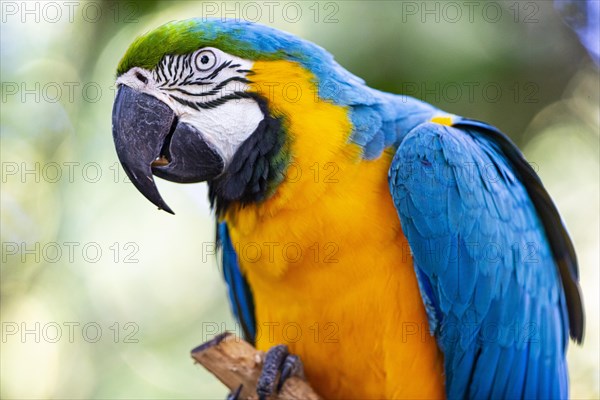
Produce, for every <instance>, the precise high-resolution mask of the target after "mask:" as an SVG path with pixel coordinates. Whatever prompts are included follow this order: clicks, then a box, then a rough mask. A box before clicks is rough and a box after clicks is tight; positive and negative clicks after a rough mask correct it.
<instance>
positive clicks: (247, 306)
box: [217, 222, 256, 343]
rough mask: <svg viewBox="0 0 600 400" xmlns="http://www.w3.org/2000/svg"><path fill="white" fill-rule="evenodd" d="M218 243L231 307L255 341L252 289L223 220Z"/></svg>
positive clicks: (251, 338)
mask: <svg viewBox="0 0 600 400" xmlns="http://www.w3.org/2000/svg"><path fill="white" fill-rule="evenodd" d="M217 229H218V230H217V235H218V243H219V244H220V245H221V250H222V265H223V277H224V278H225V282H227V287H228V289H229V290H228V295H229V301H230V303H231V309H232V310H233V314H234V316H235V318H236V319H237V321H238V322H239V323H240V325H241V327H242V331H243V333H244V338H245V339H246V340H247V341H249V342H251V343H254V339H255V337H256V319H255V315H254V298H253V297H252V291H251V290H250V286H249V285H248V282H247V281H246V278H245V277H244V276H243V275H242V271H241V270H240V266H239V262H238V256H237V253H236V252H235V248H234V246H233V244H232V243H231V238H230V237H229V231H228V229H227V224H226V223H224V222H221V223H220V224H219V225H218V228H217Z"/></svg>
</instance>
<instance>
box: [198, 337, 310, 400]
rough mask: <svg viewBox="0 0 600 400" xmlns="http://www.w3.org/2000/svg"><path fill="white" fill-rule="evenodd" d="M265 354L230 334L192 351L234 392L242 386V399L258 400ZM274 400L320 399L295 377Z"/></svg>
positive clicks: (203, 364)
mask: <svg viewBox="0 0 600 400" xmlns="http://www.w3.org/2000/svg"><path fill="white" fill-rule="evenodd" d="M263 357H264V353H263V352H262V351H258V350H256V349H255V348H254V347H252V346H251V345H250V344H249V343H248V342H245V341H244V340H242V339H240V338H238V337H236V336H235V335H233V334H232V333H230V332H225V333H221V334H220V335H218V336H216V337H215V338H214V339H212V340H210V341H208V342H206V343H204V344H202V345H200V346H198V347H196V348H195V349H194V350H192V358H193V359H194V360H196V362H198V363H200V364H202V366H204V368H206V369H207V370H209V371H210V372H211V373H212V374H213V375H214V376H216V377H217V378H218V379H219V380H220V381H221V382H223V384H225V386H227V387H228V388H229V390H231V391H232V392H233V391H235V390H237V389H238V388H239V386H240V385H243V388H242V391H241V393H240V399H251V400H255V399H258V396H257V394H256V383H257V382H258V378H259V376H260V372H261V369H262V362H263ZM272 399H273V400H284V399H285V400H321V397H319V395H317V394H316V393H315V392H314V390H313V389H312V388H311V387H310V386H309V384H308V383H307V382H306V381H305V380H303V379H301V378H299V377H296V376H292V377H290V378H289V379H288V380H287V381H285V383H284V385H283V387H282V388H281V391H280V392H279V394H277V395H275V396H274V397H272Z"/></svg>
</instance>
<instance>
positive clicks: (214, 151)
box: [112, 19, 358, 213]
mask: <svg viewBox="0 0 600 400" xmlns="http://www.w3.org/2000/svg"><path fill="white" fill-rule="evenodd" d="M315 71H316V72H315ZM344 73H345V74H348V75H350V74H349V73H348V72H347V71H345V70H343V69H342V68H341V67H339V65H337V64H336V63H335V62H334V61H333V58H332V57H331V56H330V55H329V53H327V52H326V51H325V50H323V49H322V48H320V47H318V46H316V45H314V44H312V43H309V42H306V41H304V40H301V39H299V38H297V37H295V36H293V35H291V34H287V33H284V32H281V31H278V30H275V29H273V28H268V27H266V26H263V25H259V24H252V23H248V22H242V21H224V20H200V19H191V20H186V21H179V22H171V23H168V24H166V25H163V26H161V27H159V28H157V29H155V30H154V31H151V32H149V33H147V34H145V35H143V36H141V37H139V38H137V39H136V40H135V41H134V42H133V43H132V44H131V45H130V47H129V49H128V50H127V52H126V53H125V55H124V56H123V58H122V59H121V61H120V63H119V66H118V69H117V81H116V84H117V95H116V98H115V101H114V107H113V114H112V125H113V128H112V129H113V138H114V142H115V146H116V150H117V154H118V157H119V160H120V162H121V164H122V166H123V168H124V170H125V172H126V173H127V175H128V176H129V178H130V179H131V181H132V182H133V184H134V185H135V186H136V188H137V189H138V190H139V191H140V192H141V193H142V194H143V195H144V196H145V197H146V198H147V199H148V200H150V201H151V202H152V203H154V204H155V205H156V206H158V207H159V208H160V209H163V210H165V211H167V212H170V213H172V211H171V209H170V208H169V206H168V205H167V204H166V203H165V201H164V200H163V199H162V197H161V195H160V194H159V192H158V189H157V187H156V184H155V181H154V176H158V177H160V178H163V179H166V180H169V181H173V182H179V183H194V182H203V181H206V182H208V183H209V195H210V198H211V202H213V204H214V203H216V204H217V208H219V207H220V208H221V209H223V208H225V207H227V205H228V204H231V203H236V202H237V203H240V204H245V203H252V202H257V201H260V200H262V199H264V198H266V197H268V196H270V195H271V194H272V193H273V192H274V191H275V189H276V187H277V186H278V185H279V184H280V183H281V182H282V180H283V179H284V174H285V171H286V168H287V166H288V165H289V163H290V160H291V159H292V154H291V152H292V151H291V149H290V143H291V142H292V141H293V136H294V135H293V134H292V133H291V132H290V129H288V126H289V123H288V122H289V121H287V119H288V116H289V115H290V114H297V113H294V112H290V111H286V107H287V105H292V106H294V107H296V110H301V109H302V102H307V101H311V100H313V99H314V97H313V93H306V92H305V93H303V95H302V99H299V100H295V101H294V99H292V100H291V101H290V100H289V97H290V96H296V95H297V93H296V94H293V95H289V92H290V88H288V89H287V92H288V101H287V103H288V104H287V105H281V106H277V101H276V100H274V99H273V98H271V97H270V96H269V92H270V91H271V92H272V91H273V88H274V87H275V88H278V91H281V90H282V88H284V87H285V85H286V84H289V83H290V82H294V84H295V85H300V84H301V85H307V87H308V86H310V87H312V88H315V90H316V91H318V92H319V94H320V95H321V96H323V97H325V96H324V95H323V93H324V89H323V88H322V87H319V85H320V82H324V81H325V80H326V79H324V76H323V74H328V77H333V78H335V80H337V81H340V82H341V81H348V80H349V79H348V77H347V76H344V77H341V76H337V75H339V74H344ZM319 75H321V76H320V77H319ZM351 78H354V79H358V78H355V77H353V76H351ZM329 81H331V80H329ZM298 82H301V83H298ZM292 89H294V88H292ZM295 89H296V91H298V90H302V88H301V87H300V88H296V87H295ZM292 91H293V90H292ZM330 97H331V96H330ZM313 103H314V101H313ZM313 108H314V107H313ZM304 109H307V107H304ZM340 131H341V130H340ZM346 131H348V129H346ZM315 145H316V144H315Z"/></svg>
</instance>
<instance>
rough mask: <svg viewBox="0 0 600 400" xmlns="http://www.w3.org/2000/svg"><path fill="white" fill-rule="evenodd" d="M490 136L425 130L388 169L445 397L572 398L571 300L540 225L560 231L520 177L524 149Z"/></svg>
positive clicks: (471, 127) (478, 130)
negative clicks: (568, 358) (518, 162)
mask: <svg viewBox="0 0 600 400" xmlns="http://www.w3.org/2000/svg"><path fill="white" fill-rule="evenodd" d="M486 129H488V128H487V125H484V124H482V123H479V122H476V123H473V124H470V122H469V121H466V120H464V121H461V122H459V123H458V124H456V126H453V127H452V126H444V125H440V124H436V123H424V124H421V125H419V126H417V127H416V128H414V129H413V130H412V131H411V132H410V133H409V134H408V135H407V136H406V137H405V139H404V140H403V141H402V143H401V144H400V146H399V148H398V150H397V153H396V155H395V157H394V160H393V162H392V167H391V169H390V189H391V192H392V196H393V198H394V202H395V204H396V208H397V210H398V214H399V216H400V219H401V222H402V228H403V230H404V232H405V234H406V236H407V238H408V241H409V243H410V246H411V249H412V251H413V254H414V261H415V269H416V271H417V277H418V279H419V281H420V287H421V290H422V296H423V299H424V302H425V304H426V305H428V306H427V311H428V314H429V319H430V326H431V327H433V331H434V334H435V335H436V337H437V339H438V343H439V345H440V347H441V349H442V351H443V352H444V355H445V368H446V376H447V378H446V385H447V394H448V397H449V398H497V397H518V398H522V397H526V398H565V397H567V395H568V385H567V379H566V363H565V346H564V344H565V343H566V339H565V338H566V337H567V336H568V330H567V329H566V325H565V321H567V320H568V319H569V314H568V312H566V308H565V304H566V303H568V302H569V299H567V298H565V291H563V285H561V275H560V274H559V271H558V268H557V262H556V261H555V257H554V256H555V254H554V253H553V250H554V249H553V248H551V244H552V243H553V242H552V241H551V240H549V239H548V236H547V235H546V233H545V229H544V226H553V229H555V230H560V229H561V228H562V224H561V222H560V220H556V219H555V220H553V221H545V222H543V221H542V218H544V217H547V214H544V213H543V212H541V213H540V212H539V210H536V207H535V204H534V201H532V198H531V196H530V194H529V192H528V190H527V188H526V186H525V184H524V183H522V179H523V178H522V176H521V175H520V173H522V171H521V170H520V169H519V168H515V167H514V166H513V165H514V162H515V161H514V160H512V159H511V157H509V156H507V155H506V149H508V150H510V151H513V152H514V154H513V156H514V155H515V154H518V153H517V152H518V150H516V149H513V147H512V146H513V145H512V144H510V142H509V141H508V139H506V138H505V137H504V136H503V135H502V140H504V141H501V142H500V144H499V143H498V142H497V141H495V140H494V138H495V137H496V136H497V131H496V130H495V129H494V128H491V127H490V128H489V129H488V130H486ZM508 145H510V146H508ZM535 189H536V190H538V192H539V193H542V192H543V195H545V196H546V197H547V194H546V193H545V191H544V190H543V187H541V186H540V187H537V188H535ZM530 190H531V189H530ZM538 213H539V214H538ZM562 229H564V228H562ZM559 236H560V235H559ZM567 237H568V236H567ZM569 243H570V241H569ZM443 246H449V248H450V250H449V251H448V250H446V249H444V248H443ZM436 252H437V253H438V255H440V256H437V257H436ZM563 282H564V280H563ZM563 284H564V283H563ZM567 284H569V283H567ZM575 284H576V282H575ZM570 295H571V294H570V293H569V292H567V296H570ZM577 295H579V294H578V292H577ZM577 301H579V299H574V300H573V299H571V300H570V302H571V303H577ZM438 310H441V312H440V311H438ZM577 328H578V329H581V327H577ZM576 334H577V333H576Z"/></svg>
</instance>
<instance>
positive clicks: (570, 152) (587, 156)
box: [0, 1, 600, 399]
mask: <svg viewBox="0 0 600 400" xmlns="http://www.w3.org/2000/svg"><path fill="white" fill-rule="evenodd" d="M273 4H274V5H273ZM470 4H471V5H470V6H468V7H467V6H466V5H465V4H464V3H463V2H450V3H447V2H435V1H427V2H393V1H386V2H376V1H344V2H313V1H310V2H301V3H300V2H298V3H292V4H289V3H285V2H278V1H276V2H271V5H267V4H266V3H263V2H221V1H218V2H198V1H185V2H180V3H176V2H167V1H143V2H133V1H125V2H108V1H91V2H77V1H75V2H50V3H44V2H11V1H4V2H2V4H1V7H2V14H1V19H2V21H1V22H2V24H1V37H0V40H1V42H0V44H1V52H0V54H1V66H0V72H1V79H2V92H1V96H2V102H1V126H0V127H1V153H0V155H1V165H2V181H1V185H2V191H1V214H0V216H1V225H0V226H1V244H2V260H1V261H2V265H1V274H2V276H1V278H2V281H1V302H0V307H1V320H2V341H1V343H0V345H1V381H0V382H1V392H0V396H1V397H2V398H4V399H24V398H57V399H58V398H60V399H76V398H77V399H79V398H102V399H125V398H127V399H136V398H137V399H142V398H143V399H146V398H207V399H208V398H211V399H212V398H216V399H222V398H224V396H225V394H226V390H225V389H224V388H223V387H222V386H221V384H220V383H219V382H217V381H216V380H215V379H214V378H213V377H212V376H210V375H209V374H208V373H206V372H205V371H204V370H202V369H201V368H200V367H198V366H194V365H193V363H192V361H191V359H190V358H189V351H190V349H191V348H192V347H194V346H196V345H198V344H200V343H201V342H203V341H204V340H206V339H207V338H209V337H210V336H211V335H212V334H214V333H215V332H217V331H222V330H225V329H229V330H234V331H236V330H238V329H237V328H236V326H235V324H234V322H233V320H232V317H231V315H230V312H229V309H228V304H227V299H226V296H225V287H224V284H223V283H222V281H221V278H220V272H219V269H218V266H217V265H216V262H215V258H214V257H213V256H211V255H210V254H207V253H210V248H207V247H206V244H208V243H210V242H211V241H212V239H213V237H214V223H213V222H212V216H211V213H210V209H209V206H208V203H207V201H206V186H205V185H203V184H198V185H176V184H170V183H168V182H164V181H160V182H159V188H160V190H161V193H162V194H163V196H164V197H165V198H166V200H167V202H168V203H169V205H170V206H171V207H173V209H174V210H175V211H176V212H177V215H176V216H171V215H168V214H167V213H164V212H159V211H157V210H156V209H155V207H153V206H152V205H151V204H150V203H149V202H147V201H146V200H145V199H143V198H142V196H141V195H140V194H139V193H138V192H137V191H136V190H135V189H134V188H133V186H132V185H131V184H129V183H127V182H126V180H125V175H124V173H123V171H122V170H121V169H120V167H119V166H118V164H117V157H116V154H115V152H114V148H113V143H112V136H111V107H112V101H113V98H114V87H113V82H114V78H115V68H116V65H117V63H118V61H119V59H120V57H121V56H122V55H123V53H124V51H125V50H126V48H127V46H128V45H129V43H131V41H132V40H133V39H134V38H135V37H136V35H138V34H141V33H143V32H146V31H148V30H150V29H152V28H154V27H156V26H158V25H160V24H162V23H165V22H167V21H170V20H174V19H184V18H189V17H203V16H205V17H228V18H242V19H249V20H253V21H256V20H259V21H260V22H263V23H266V24H269V25H273V26H275V27H278V28H281V29H284V30H286V31H289V32H292V33H294V34H297V35H299V36H301V37H304V38H306V39H309V40H311V41H314V42H316V43H318V44H320V45H321V46H323V47H325V48H326V49H328V50H329V51H330V52H331V53H333V54H334V56H335V57H336V59H337V60H338V61H339V62H340V63H341V64H342V65H343V66H345V67H346V68H347V69H349V70H350V71H351V72H353V73H355V74H357V75H359V76H361V77H363V78H364V79H365V80H366V82H367V83H368V84H369V85H370V86H372V87H375V88H378V89H382V90H387V91H392V92H397V93H401V92H402V93H405V94H409V95H412V96H415V97H418V98H421V99H423V100H425V101H428V102H430V103H433V104H435V105H437V106H439V107H441V108H443V109H445V110H447V111H449V112H453V113H456V114H461V115H465V116H469V117H473V118H477V119H481V120H486V121H488V122H491V123H493V124H495V125H496V126H498V127H500V128H501V129H502V130H503V131H505V132H507V133H508V134H509V135H510V136H511V137H512V139H513V140H514V141H515V142H516V143H517V144H518V145H519V146H520V148H521V149H522V150H523V151H524V153H525V155H526V156H527V157H528V159H529V160H530V161H531V162H532V163H534V165H535V167H536V169H537V171H538V173H539V174H540V175H541V177H542V179H543V181H544V182H545V185H546V187H547V188H548V190H549V192H550V194H551V195H552V196H553V198H554V199H555V201H556V204H557V206H558V208H559V209H560V211H561V213H562V215H563V218H564V220H565V222H566V225H567V226H568V228H569V231H570V232H571V234H572V237H573V239H574V242H575V246H576V249H577V252H578V256H579V260H580V266H581V285H582V288H583V293H584V299H585V305H586V309H587V327H586V337H585V343H584V345H583V346H582V347H577V346H574V345H571V346H570V349H569V362H570V375H571V387H572V389H571V395H572V397H573V398H598V397H600V390H599V374H600V370H599V366H598V363H599V324H598V314H599V307H598V304H599V294H598V293H599V274H598V266H599V125H598V95H599V78H598V64H597V61H598V60H597V56H598V48H597V45H598V37H597V27H598V16H597V12H598V7H597V4H598V3H597V2H596V3H595V5H594V2H579V4H577V3H574V2H560V4H558V3H553V2H550V1H541V2H531V1H524V2H515V1H508V2H494V3H492V6H489V5H486V4H488V3H487V2H483V1H482V2H479V3H475V5H474V6H473V5H472V4H473V3H472V2H471V3H470ZM470 8H471V11H469V10H470ZM298 9H299V10H300V13H298ZM457 10H458V11H457ZM559 11H560V12H559ZM586 12H587V14H586ZM594 13H596V14H594ZM594 21H595V22H594ZM566 22H568V23H569V24H571V26H569V25H568V24H567V23H566ZM594 29H596V31H595V35H596V36H594ZM578 35H579V36H578ZM590 35H591V36H590ZM594 39H595V40H594ZM582 43H584V44H586V45H587V46H588V48H587V49H586V47H585V46H584V45H583V44H582ZM238 331H239V330H238Z"/></svg>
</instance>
